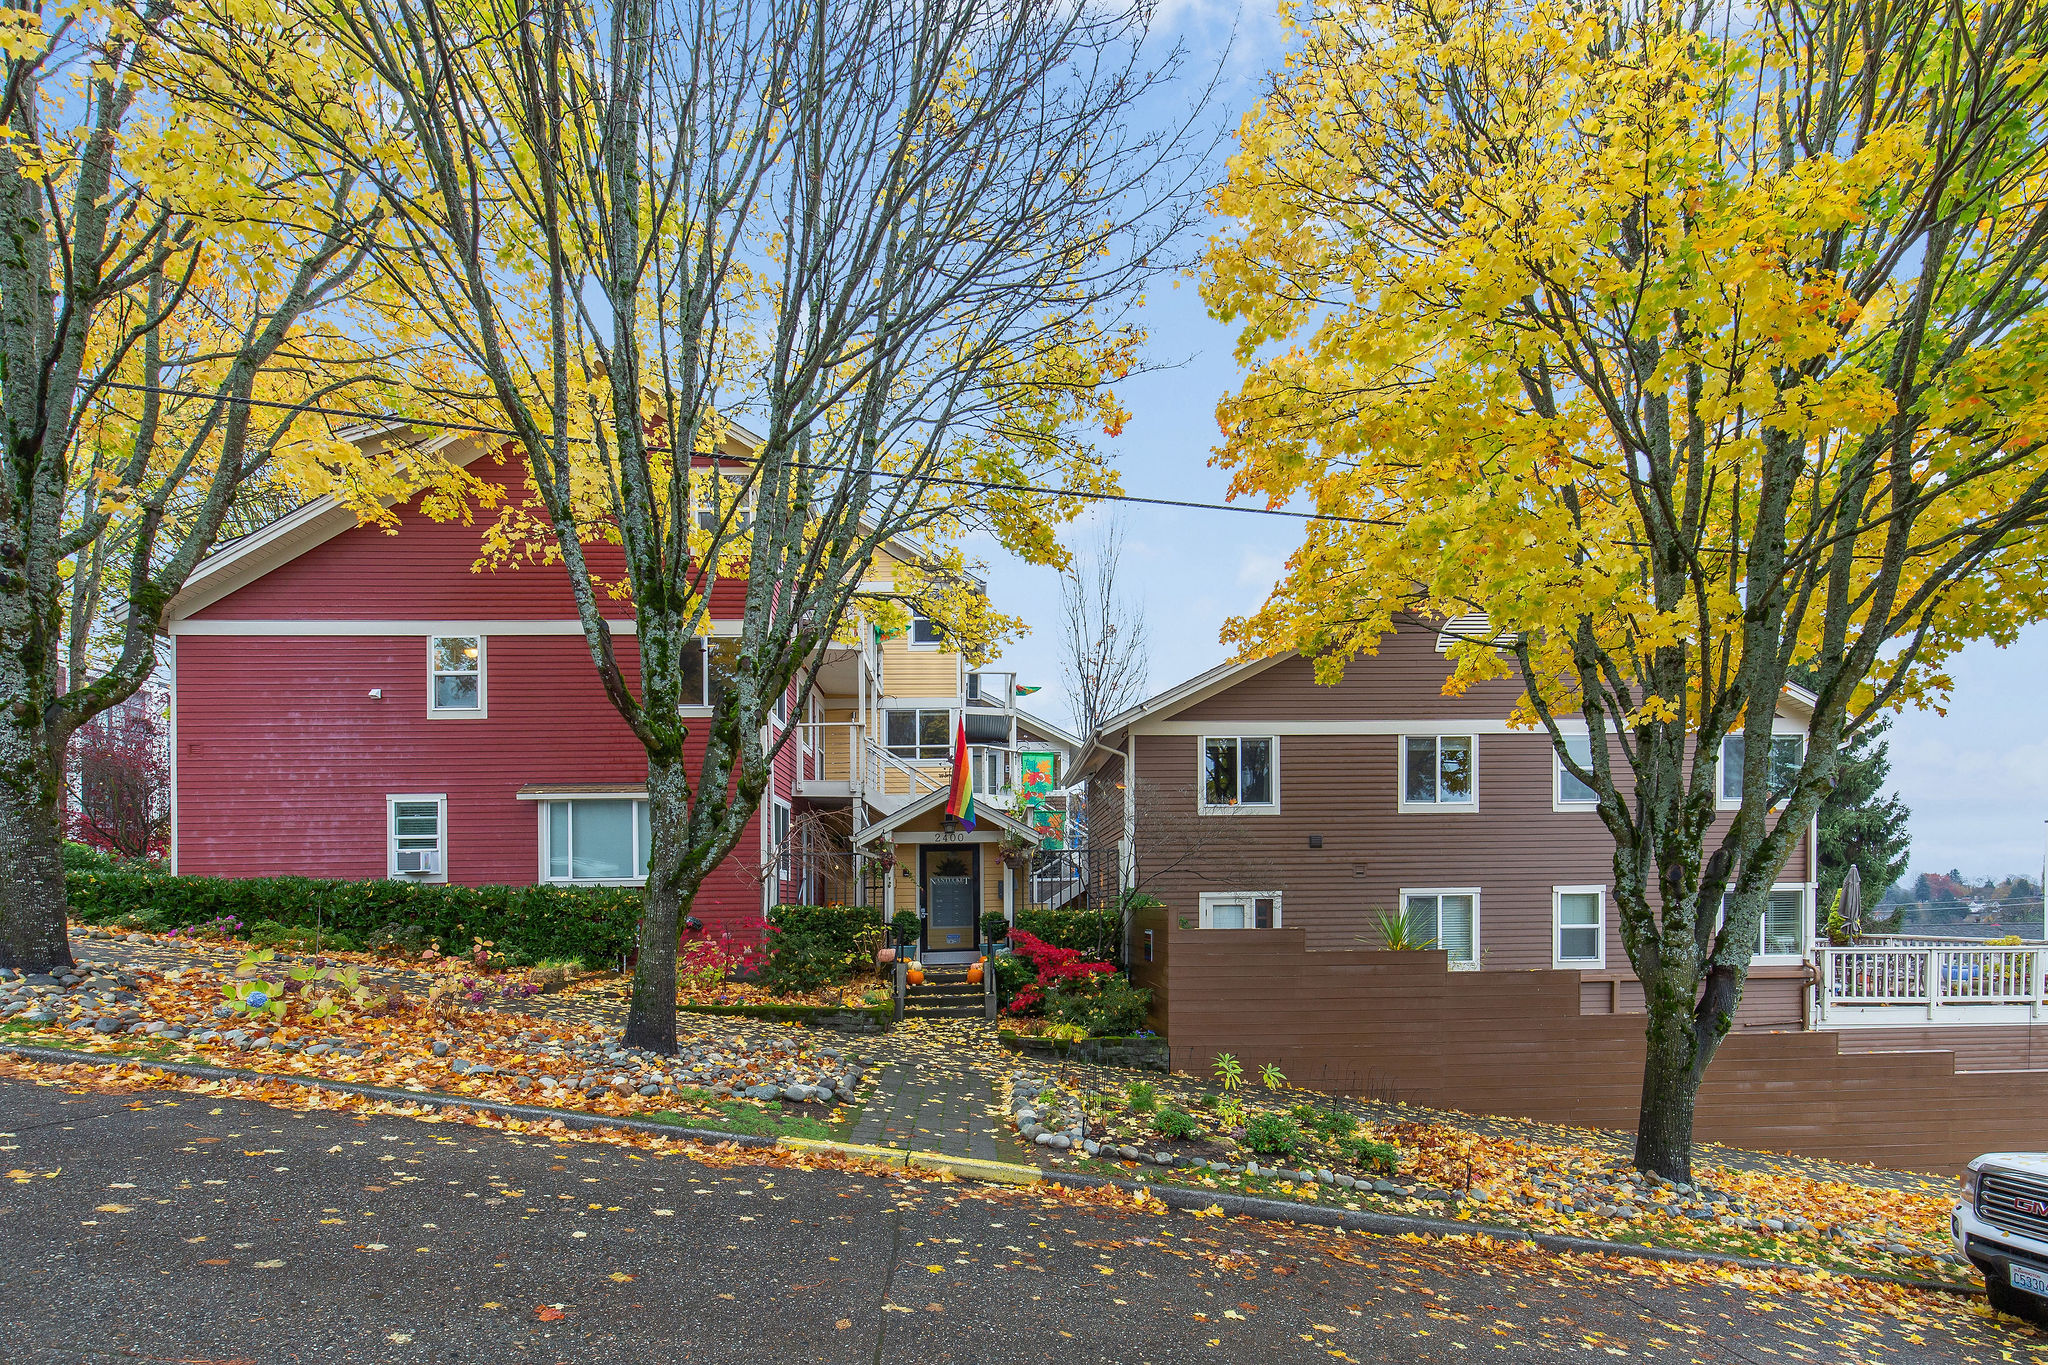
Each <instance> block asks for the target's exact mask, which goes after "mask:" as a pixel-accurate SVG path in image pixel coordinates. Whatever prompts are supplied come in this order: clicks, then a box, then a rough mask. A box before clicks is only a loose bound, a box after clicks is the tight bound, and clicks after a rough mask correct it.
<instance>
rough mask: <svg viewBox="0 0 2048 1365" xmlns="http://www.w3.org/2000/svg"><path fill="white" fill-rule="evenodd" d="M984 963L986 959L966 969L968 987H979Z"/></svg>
mask: <svg viewBox="0 0 2048 1365" xmlns="http://www.w3.org/2000/svg"><path fill="white" fill-rule="evenodd" d="M986 961H988V959H987V958H982V959H980V960H979V961H977V962H976V963H975V964H974V965H973V966H972V967H969V968H968V969H967V984H968V985H970V986H979V985H980V984H981V973H982V963H983V962H986Z"/></svg>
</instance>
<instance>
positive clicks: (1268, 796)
mask: <svg viewBox="0 0 2048 1365" xmlns="http://www.w3.org/2000/svg"><path fill="white" fill-rule="evenodd" d="M1279 747H1280V741H1278V740H1276V739H1272V738H1270V737H1266V738H1257V739H1254V738H1251V737H1249V736H1244V735H1222V736H1206V737H1204V738H1203V740H1202V809H1203V810H1204V811H1208V812H1214V811H1226V810H1237V811H1243V810H1254V811H1256V810H1261V809H1263V810H1264V811H1265V812H1267V813H1270V812H1272V811H1276V810H1278V809H1279V808H1280V778H1279V774H1278V773H1277V772H1276V771H1275V768H1276V766H1277V765H1276V764H1275V762H1274V759H1275V758H1276V756H1277V750H1278V749H1279Z"/></svg>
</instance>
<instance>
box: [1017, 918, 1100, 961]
mask: <svg viewBox="0 0 2048 1365" xmlns="http://www.w3.org/2000/svg"><path fill="white" fill-rule="evenodd" d="M1017 928H1019V929H1022V930H1023V931H1024V932H1025V933H1027V934H1031V935H1033V936H1035V937H1037V938H1041V939H1044V940H1045V941H1046V942H1047V943H1050V944H1051V945H1052V946H1053V947H1055V948H1075V949H1079V950H1080V952H1081V953H1082V954H1083V955H1084V956H1086V957H1087V958H1088V959H1089V960H1090V961H1094V962H1121V961H1122V960H1123V949H1124V916H1123V912H1122V911H1121V910H1019V911H1018V912H1017Z"/></svg>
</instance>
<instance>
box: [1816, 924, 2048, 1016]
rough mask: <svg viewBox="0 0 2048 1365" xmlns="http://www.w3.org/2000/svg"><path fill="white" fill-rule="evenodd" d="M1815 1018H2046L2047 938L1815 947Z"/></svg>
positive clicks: (2047, 993) (2047, 995)
mask: <svg viewBox="0 0 2048 1365" xmlns="http://www.w3.org/2000/svg"><path fill="white" fill-rule="evenodd" d="M1815 958H1816V966H1817V967H1818V968H1819V972H1820V980H1819V983H1818V986H1817V991H1818V997H1819V998H1818V1001H1817V1003H1816V1008H1815V1011H1814V1018H1815V1022H1816V1023H1817V1024H1819V1025H1821V1026H1822V1027H1829V1026H1837V1027H1839V1026H1846V1025H1870V1024H1891V1025H1899V1024H1915V1023H1954V1024H2009V1023H2033V1022H2035V1021H2037V1020H2042V1019H2044V1018H2048V980H2044V971H2048V945H2044V944H2038V943H2036V944H2020V945H2017V946H2009V945H2008V946H1996V947H1993V946H1986V945H1984V944H1982V943H1970V942H1968V941H1967V940H1959V939H1949V940H1939V941H1928V942H1926V943H1924V944H1913V945H1911V946H1908V945H1903V944H1898V943H1894V942H1889V941H1888V942H1885V943H1882V944H1858V945H1857V946H1855V947H1852V948H1821V949H1819V950H1818V951H1817V952H1816V953H1815Z"/></svg>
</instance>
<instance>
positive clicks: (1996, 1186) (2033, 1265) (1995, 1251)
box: [1948, 1152, 2048, 1324]
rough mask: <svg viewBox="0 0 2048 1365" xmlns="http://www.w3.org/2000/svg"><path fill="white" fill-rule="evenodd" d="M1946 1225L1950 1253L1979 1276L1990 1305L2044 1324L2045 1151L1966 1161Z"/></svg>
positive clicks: (2047, 1318)
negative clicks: (1950, 1238) (1957, 1199)
mask: <svg viewBox="0 0 2048 1365" xmlns="http://www.w3.org/2000/svg"><path fill="white" fill-rule="evenodd" d="M1948 1221H1949V1231H1950V1232H1951V1233H1953V1234H1954V1236H1955V1239H1956V1250H1958V1251H1960V1252H1962V1253H1963V1255H1964V1256H1966V1257H1968V1258H1969V1259H1970V1262H1971V1264H1973V1265H1975V1266H1976V1267H1977V1269H1978V1270H1979V1271H1981V1272H1983V1275H1984V1288H1985V1289H1986V1291H1988V1293H1989V1294H1990V1296H1991V1306H1992V1307H1993V1308H1996V1309H1997V1310H1998V1311H1999V1312H2001V1313H2009V1314H2011V1315H2012V1316H2013V1317H2016V1318H2025V1319H2026V1320H2027V1321H2029V1322H2035V1323H2043V1324H2048V1152H1989V1153H1987V1154H1985V1155H1984V1156H1980V1157H1978V1158H1977V1159H1976V1160H1975V1161H1972V1162H1971V1163H1970V1164H1969V1166H1968V1167H1967V1168H1965V1170H1964V1172H1963V1201H1962V1202H1961V1203H1960V1204H1957V1205H1956V1207H1955V1211H1954V1212H1953V1213H1951V1214H1950V1215H1949V1220H1948Z"/></svg>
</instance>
